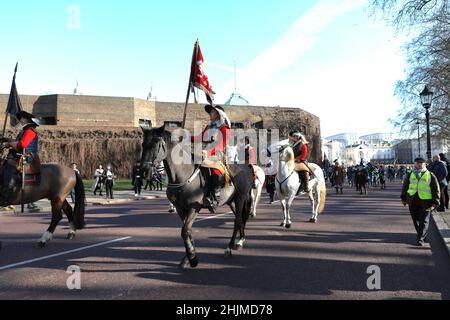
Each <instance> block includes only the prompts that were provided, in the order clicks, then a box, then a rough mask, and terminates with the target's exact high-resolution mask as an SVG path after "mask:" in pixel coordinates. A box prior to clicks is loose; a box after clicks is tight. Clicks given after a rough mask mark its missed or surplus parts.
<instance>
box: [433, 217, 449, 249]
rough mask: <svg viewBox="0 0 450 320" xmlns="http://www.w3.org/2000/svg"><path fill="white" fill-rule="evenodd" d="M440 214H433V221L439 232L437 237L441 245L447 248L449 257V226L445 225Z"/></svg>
mask: <svg viewBox="0 0 450 320" xmlns="http://www.w3.org/2000/svg"><path fill="white" fill-rule="evenodd" d="M443 214H444V213H442V212H434V213H433V219H434V222H435V223H436V226H437V228H438V230H439V235H440V236H441V238H442V241H443V243H444V244H445V245H446V246H447V251H448V254H449V255H450V226H449V225H448V224H447V222H446V220H445V218H444V216H443Z"/></svg>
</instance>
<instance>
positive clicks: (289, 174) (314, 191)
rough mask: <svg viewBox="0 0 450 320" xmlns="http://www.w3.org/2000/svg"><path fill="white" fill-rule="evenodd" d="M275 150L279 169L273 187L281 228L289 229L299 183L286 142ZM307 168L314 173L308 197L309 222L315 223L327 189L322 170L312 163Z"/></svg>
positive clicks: (323, 203) (322, 206)
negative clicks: (275, 193) (280, 208)
mask: <svg viewBox="0 0 450 320" xmlns="http://www.w3.org/2000/svg"><path fill="white" fill-rule="evenodd" d="M276 149H278V151H279V152H280V159H279V166H278V168H279V169H278V174H277V176H276V178H275V185H276V190H277V194H278V197H279V199H280V201H281V205H282V208H283V215H284V220H283V222H282V223H281V226H282V227H286V228H288V229H289V228H290V227H291V226H292V221H291V213H290V209H291V206H292V202H293V201H294V199H295V197H296V194H297V191H298V189H299V188H300V181H299V177H298V173H297V172H296V171H295V158H294V151H293V150H292V147H291V146H290V145H289V143H288V141H283V142H282V143H281V144H279V145H278V146H276ZM309 167H310V168H311V170H312V171H313V173H314V177H313V179H311V180H310V182H309V189H310V190H311V191H310V192H309V194H308V197H309V200H310V201H311V208H312V216H311V219H310V220H309V222H312V223H316V222H317V221H318V217H319V213H322V212H323V210H324V208H325V201H326V196H327V188H326V184H325V177H324V175H323V171H322V169H321V168H320V167H319V166H318V165H316V164H314V163H310V164H309ZM302 194H304V193H302Z"/></svg>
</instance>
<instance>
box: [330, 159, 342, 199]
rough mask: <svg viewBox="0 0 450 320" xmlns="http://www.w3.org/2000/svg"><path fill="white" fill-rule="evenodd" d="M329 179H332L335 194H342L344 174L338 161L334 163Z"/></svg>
mask: <svg viewBox="0 0 450 320" xmlns="http://www.w3.org/2000/svg"><path fill="white" fill-rule="evenodd" d="M331 177H332V178H333V183H334V186H335V188H336V194H339V191H340V192H341V194H343V193H344V192H343V189H344V179H345V173H344V168H343V166H342V164H340V163H339V161H336V163H335V165H334V167H333V173H332V175H331Z"/></svg>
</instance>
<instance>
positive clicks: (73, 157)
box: [6, 126, 142, 179]
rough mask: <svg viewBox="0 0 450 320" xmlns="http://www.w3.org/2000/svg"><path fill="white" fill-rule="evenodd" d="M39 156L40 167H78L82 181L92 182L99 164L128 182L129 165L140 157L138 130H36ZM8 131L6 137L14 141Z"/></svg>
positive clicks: (12, 133) (129, 175)
mask: <svg viewBox="0 0 450 320" xmlns="http://www.w3.org/2000/svg"><path fill="white" fill-rule="evenodd" d="M38 132H39V137H40V139H39V155H40V158H41V161H42V163H59V164H64V165H67V166H69V165H70V164H71V163H73V162H75V163H77V164H78V165H79V168H80V170H81V172H82V175H83V178H84V179H92V178H93V174H94V171H95V169H96V168H97V166H98V165H99V164H102V165H103V167H106V166H107V165H108V164H111V165H112V166H113V168H114V170H115V173H116V174H117V175H118V176H119V177H120V178H130V177H131V171H132V168H133V165H134V163H135V161H136V160H138V159H140V157H141V152H142V151H141V150H142V147H141V145H142V130H141V129H136V128H134V129H124V128H109V129H107V130H104V129H98V130H96V129H92V128H77V129H57V128H53V127H47V126H45V127H39V129H38ZM16 135H17V130H8V131H7V134H6V136H7V137H10V138H12V137H16Z"/></svg>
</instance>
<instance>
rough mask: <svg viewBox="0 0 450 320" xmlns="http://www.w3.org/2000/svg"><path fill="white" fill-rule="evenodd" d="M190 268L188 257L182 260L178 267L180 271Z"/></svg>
mask: <svg viewBox="0 0 450 320" xmlns="http://www.w3.org/2000/svg"><path fill="white" fill-rule="evenodd" d="M188 266H189V260H188V258H187V257H184V258H183V259H182V260H181V262H180V264H179V265H178V267H179V268H180V269H186V268H187V267H188Z"/></svg>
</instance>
